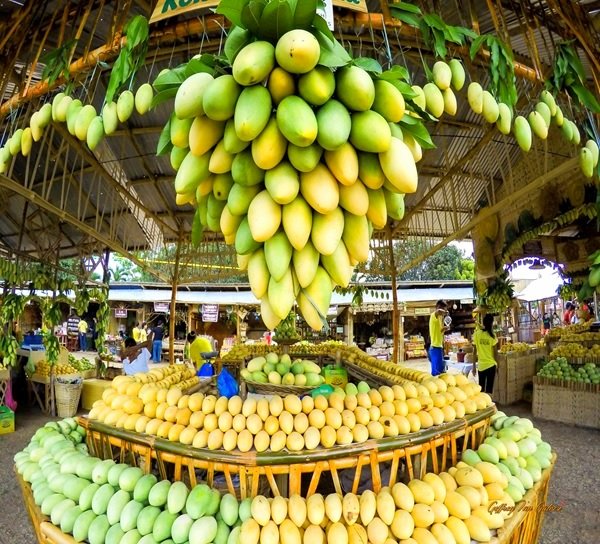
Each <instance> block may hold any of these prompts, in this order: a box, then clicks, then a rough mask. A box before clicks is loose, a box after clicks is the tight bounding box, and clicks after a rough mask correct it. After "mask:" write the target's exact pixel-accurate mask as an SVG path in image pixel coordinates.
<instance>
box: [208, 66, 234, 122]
mask: <svg viewBox="0 0 600 544" xmlns="http://www.w3.org/2000/svg"><path fill="white" fill-rule="evenodd" d="M241 92H242V87H240V85H239V84H238V83H237V82H236V81H235V79H234V78H233V76H232V75H229V74H225V75H222V76H219V77H217V78H215V79H214V80H213V81H211V82H210V83H209V84H208V87H207V88H206V90H205V91H204V95H203V97H202V108H203V109H204V113H205V114H206V116H207V117H210V118H211V119H214V120H215V121H228V120H229V119H231V118H232V117H233V114H234V113H235V105H236V103H237V101H238V98H239V96H240V93H241Z"/></svg>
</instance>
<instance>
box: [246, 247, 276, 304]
mask: <svg viewBox="0 0 600 544" xmlns="http://www.w3.org/2000/svg"><path fill="white" fill-rule="evenodd" d="M270 278H271V275H270V274H269V269H268V267H267V261H266V260H265V251H264V249H263V248H262V247H261V248H259V249H257V250H256V251H255V252H254V253H252V255H250V259H249V260H248V281H249V282H250V289H251V290H252V293H253V294H254V296H255V297H256V298H258V299H261V298H262V297H264V296H265V294H266V293H267V289H268V287H269V279H270Z"/></svg>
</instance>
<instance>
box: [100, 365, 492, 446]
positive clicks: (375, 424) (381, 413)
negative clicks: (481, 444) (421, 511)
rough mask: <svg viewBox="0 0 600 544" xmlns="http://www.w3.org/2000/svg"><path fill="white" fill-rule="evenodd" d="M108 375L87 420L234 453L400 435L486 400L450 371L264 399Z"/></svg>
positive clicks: (477, 407)
mask: <svg viewBox="0 0 600 544" xmlns="http://www.w3.org/2000/svg"><path fill="white" fill-rule="evenodd" d="M115 381H116V383H114V382H115ZM115 381H114V382H113V384H114V385H113V388H111V389H107V390H106V391H105V392H104V393H103V395H102V399H101V400H98V401H96V402H95V403H94V405H93V407H92V410H91V411H90V413H89V418H90V419H92V420H96V421H100V422H103V423H105V424H107V425H112V426H115V427H117V428H124V429H126V430H130V431H136V432H139V433H145V434H149V435H156V436H158V437H159V438H164V439H168V440H170V441H173V442H181V443H182V444H186V445H191V446H193V447H195V448H208V449H211V450H219V449H223V450H225V451H233V450H239V451H241V452H247V451H250V450H255V451H257V452H264V451H267V450H269V451H272V452H277V451H281V450H283V449H284V448H285V449H287V450H288V451H294V452H297V451H302V450H314V449H316V448H319V447H321V448H332V447H334V446H336V445H341V446H343V445H349V444H352V443H362V442H365V441H366V440H368V439H380V438H384V437H395V436H400V435H407V434H409V433H413V432H417V431H419V430H420V429H426V428H429V427H432V426H434V425H441V424H442V423H445V422H450V421H454V420H455V419H456V418H462V417H464V415H465V414H473V413H475V412H476V411H478V410H482V409H484V408H486V407H488V406H490V405H491V404H492V399H491V398H490V397H489V395H487V394H485V393H481V388H480V387H479V385H476V384H473V383H469V382H468V381H467V379H466V378H465V377H464V376H462V375H459V376H454V375H449V374H448V375H442V376H441V377H439V378H432V379H430V380H429V381H427V382H424V383H423V384H416V383H412V382H407V383H405V384H404V385H402V386H400V385H394V386H393V387H388V386H382V387H380V388H378V389H370V390H369V391H368V392H363V393H359V392H358V391H356V392H354V391H353V394H346V393H345V392H344V391H343V390H339V392H334V393H332V394H331V395H329V397H327V398H326V397H325V396H323V395H317V396H316V397H315V398H314V399H313V398H312V397H311V396H305V397H302V398H299V397H298V396H296V395H287V396H285V397H280V396H273V397H272V398H271V399H270V400H267V399H265V398H263V399H260V400H256V399H254V398H247V399H246V400H242V399H241V398H240V397H239V396H234V397H231V398H229V399H228V398H226V397H219V398H217V397H215V396H214V395H204V394H202V393H194V394H192V395H184V394H183V392H182V391H181V389H179V388H174V387H173V388H170V389H168V390H166V389H157V388H155V387H152V386H150V385H145V386H143V387H141V384H139V383H137V382H132V381H131V380H127V379H126V378H124V377H118V378H115Z"/></svg>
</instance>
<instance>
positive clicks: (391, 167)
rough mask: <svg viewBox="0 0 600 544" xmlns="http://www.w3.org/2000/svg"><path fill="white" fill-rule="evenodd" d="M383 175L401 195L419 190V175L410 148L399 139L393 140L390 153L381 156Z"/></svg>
mask: <svg viewBox="0 0 600 544" xmlns="http://www.w3.org/2000/svg"><path fill="white" fill-rule="evenodd" d="M379 163H380V165H381V168H382V170H383V173H384V174H385V176H386V177H387V179H388V180H389V181H390V182H391V184H392V185H393V186H394V187H396V188H397V189H398V191H399V192H401V193H404V194H406V193H414V192H415V191H416V190H417V184H418V174H417V167H416V165H415V161H414V159H413V156H412V153H411V152H410V149H409V148H408V146H407V145H406V144H405V143H404V142H403V141H402V140H399V139H398V138H392V139H391V144H390V148H389V149H388V151H385V152H383V153H380V154H379Z"/></svg>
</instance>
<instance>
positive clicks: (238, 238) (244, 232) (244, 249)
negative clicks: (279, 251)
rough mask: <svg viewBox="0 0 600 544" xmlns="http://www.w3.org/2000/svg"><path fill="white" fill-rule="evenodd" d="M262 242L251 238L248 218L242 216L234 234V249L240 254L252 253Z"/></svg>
mask: <svg viewBox="0 0 600 544" xmlns="http://www.w3.org/2000/svg"><path fill="white" fill-rule="evenodd" d="M261 246H262V244H260V243H259V242H257V241H256V240H254V238H252V232H251V231H250V225H249V224H248V218H247V217H244V219H242V222H241V223H240V226H239V227H238V230H237V232H236V235H235V251H236V253H239V254H240V255H248V254H250V253H254V252H255V251H256V250H257V249H258V248H259V247H261Z"/></svg>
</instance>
